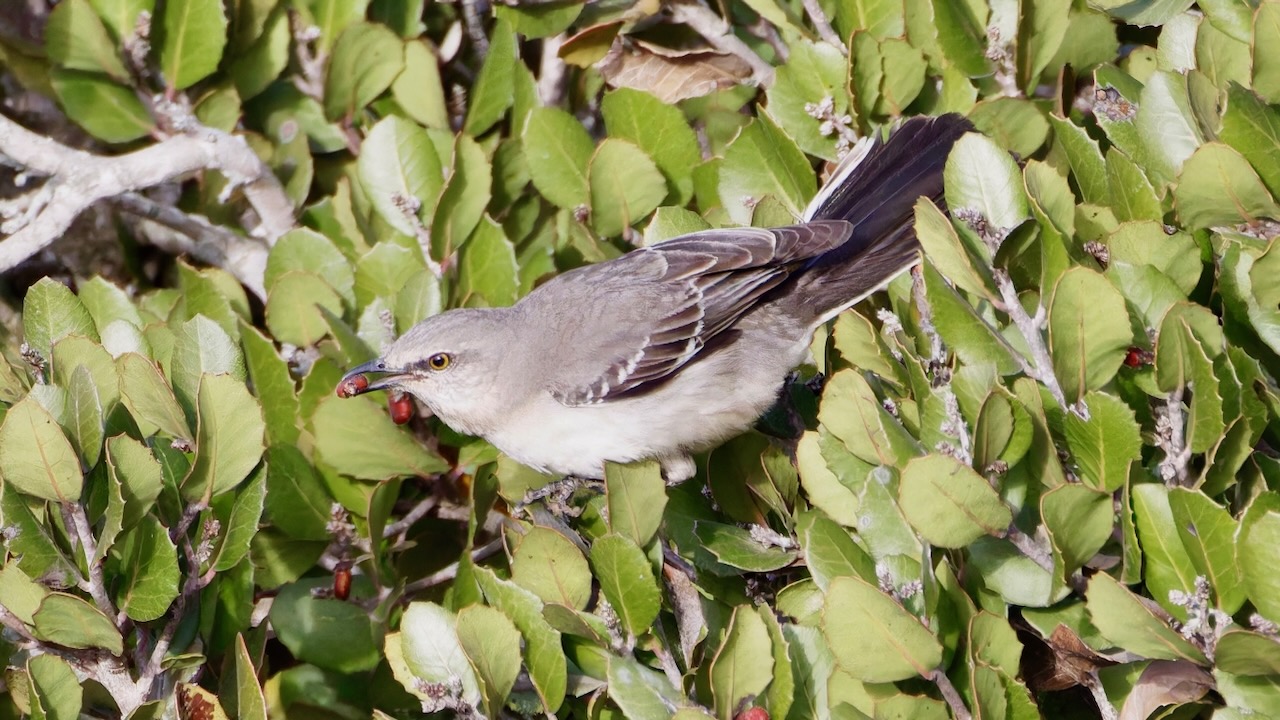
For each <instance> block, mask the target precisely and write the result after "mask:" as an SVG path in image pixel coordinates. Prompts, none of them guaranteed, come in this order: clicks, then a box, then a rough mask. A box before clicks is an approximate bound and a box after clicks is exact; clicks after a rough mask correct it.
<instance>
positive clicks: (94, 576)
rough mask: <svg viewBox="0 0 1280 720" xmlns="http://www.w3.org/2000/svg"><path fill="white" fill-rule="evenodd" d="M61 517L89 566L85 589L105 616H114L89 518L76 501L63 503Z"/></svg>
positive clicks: (113, 606) (114, 612) (113, 608)
mask: <svg viewBox="0 0 1280 720" xmlns="http://www.w3.org/2000/svg"><path fill="white" fill-rule="evenodd" d="M62 517H63V518H64V519H65V520H66V522H67V528H68V529H69V530H71V532H72V533H73V534H74V536H75V539H76V542H77V543H79V544H80V552H81V553H82V554H83V555H84V564H85V567H87V568H89V587H87V588H85V589H86V590H88V592H89V595H90V596H91V597H92V598H93V603H94V604H95V605H97V606H98V609H99V610H101V611H102V612H103V613H104V614H105V615H106V616H107V617H109V618H114V617H115V616H116V608H115V605H114V604H112V602H111V598H109V597H108V596H107V583H106V581H105V580H104V579H103V576H102V563H100V562H97V561H95V559H94V556H95V555H97V554H98V544H97V542H96V541H95V540H94V539H93V530H92V529H91V528H90V527H89V518H88V516H87V515H85V512H84V506H83V505H81V504H80V503H78V502H72V503H63V504H62Z"/></svg>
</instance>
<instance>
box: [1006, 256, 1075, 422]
mask: <svg viewBox="0 0 1280 720" xmlns="http://www.w3.org/2000/svg"><path fill="white" fill-rule="evenodd" d="M992 276H993V277H994V278H995V281H996V288H997V289H999V290H1000V299H1001V300H1003V301H1004V311H1005V313H1007V314H1008V315H1009V318H1010V319H1012V320H1013V324H1014V325H1015V326H1016V327H1017V328H1018V332H1020V333H1022V337H1023V338H1024V339H1025V340H1026V341H1027V348H1028V349H1029V350H1030V351H1031V365H1030V367H1027V366H1024V370H1025V371H1028V372H1027V374H1028V375H1029V376H1030V377H1031V378H1033V379H1035V380H1037V381H1039V382H1040V383H1041V384H1042V385H1044V386H1045V387H1046V388H1048V390H1049V394H1050V395H1053V399H1054V400H1057V401H1058V405H1060V406H1061V407H1062V409H1064V410H1070V411H1071V412H1074V413H1075V414H1076V415H1078V416H1080V417H1082V418H1084V419H1086V420H1087V419H1088V418H1089V408H1088V406H1086V405H1085V404H1084V401H1083V400H1081V401H1080V402H1079V403H1076V404H1074V405H1072V404H1070V403H1068V402H1067V396H1066V395H1065V394H1064V393H1063V392H1062V385H1061V384H1060V383H1059V382H1058V376H1057V375H1055V374H1054V372H1053V359H1052V358H1051V357H1050V356H1049V348H1048V347H1046V346H1045V344H1044V336H1043V335H1042V334H1041V333H1040V327H1041V324H1042V322H1043V319H1042V318H1043V310H1044V309H1043V308H1037V310H1036V317H1035V318H1034V319H1033V318H1032V317H1031V316H1030V315H1028V314H1027V311H1026V310H1025V309H1023V307H1022V303H1021V301H1019V300H1018V290H1017V288H1015V287H1014V286H1013V280H1012V279H1010V277H1009V273H1007V272H1005V271H1004V270H1001V269H1000V268H996V269H995V270H994V271H993V272H992Z"/></svg>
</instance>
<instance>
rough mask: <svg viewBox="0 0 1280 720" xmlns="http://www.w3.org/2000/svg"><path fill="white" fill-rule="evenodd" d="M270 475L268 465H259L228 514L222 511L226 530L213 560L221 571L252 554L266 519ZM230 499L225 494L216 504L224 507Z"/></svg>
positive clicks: (220, 517)
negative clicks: (260, 527)
mask: <svg viewBox="0 0 1280 720" xmlns="http://www.w3.org/2000/svg"><path fill="white" fill-rule="evenodd" d="M266 476H267V468H265V467H263V466H262V465H259V466H258V468H257V470H256V471H255V472H254V473H253V475H252V476H251V477H250V478H249V481H248V482H247V483H245V484H244V487H242V488H241V489H240V492H238V493H236V495H235V499H234V501H233V502H232V503H231V511H230V513H229V514H227V515H225V516H223V515H222V513H221V512H219V513H218V515H219V521H220V522H221V523H222V527H223V528H225V531H224V532H223V533H222V542H221V543H220V544H219V545H218V550H217V553H216V554H215V556H214V561H213V563H212V566H213V569H214V570H216V571H217V572H226V571H228V570H231V569H232V568H234V567H236V566H237V565H239V564H240V561H241V560H243V559H244V557H245V556H246V555H248V554H249V549H250V544H251V543H252V541H253V537H254V535H257V533H258V527H259V524H260V523H261V522H262V508H263V504H264V503H263V501H264V496H265V495H266V494H267V482H266ZM227 499H228V498H227V497H226V496H224V497H223V498H222V502H221V503H218V505H216V506H215V507H224V506H225V505H226V501H227Z"/></svg>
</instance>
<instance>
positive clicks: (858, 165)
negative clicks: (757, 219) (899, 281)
mask: <svg viewBox="0 0 1280 720" xmlns="http://www.w3.org/2000/svg"><path fill="white" fill-rule="evenodd" d="M971 130H973V125H972V124H971V123H970V122H969V121H968V120H967V119H965V118H964V117H962V116H960V115H943V116H941V117H937V118H913V119H911V120H908V121H906V122H904V123H903V124H902V125H900V126H899V127H898V128H897V129H896V130H894V131H893V132H892V133H891V134H890V136H889V139H888V140H879V139H875V140H872V141H869V142H868V141H864V143H866V144H860V145H859V146H858V147H855V148H854V150H853V151H851V153H850V154H849V156H847V157H846V160H845V162H843V163H842V164H841V165H840V167H839V168H838V169H837V171H836V174H835V175H834V176H833V177H832V179H831V180H830V181H829V182H828V183H827V184H826V186H825V187H824V188H823V190H822V192H820V193H819V194H818V196H817V197H815V198H814V200H813V202H812V203H810V205H809V208H808V210H807V211H806V212H805V219H806V220H810V221H812V220H846V221H848V222H850V223H852V224H853V234H852V236H851V237H850V238H849V240H848V241H847V242H845V243H844V244H842V245H840V246H839V247H837V248H835V249H833V250H831V251H829V252H826V253H824V254H822V255H820V256H818V257H816V258H814V259H813V260H812V261H810V263H809V266H808V267H807V268H806V269H805V271H804V273H803V275H801V277H800V279H799V283H798V285H797V288H796V290H797V291H798V292H797V293H796V295H797V296H798V297H801V298H804V301H805V305H806V308H807V309H808V311H809V313H808V314H811V315H812V319H813V321H814V322H815V323H820V322H825V321H826V320H828V319H830V318H831V317H833V316H835V315H836V314H838V313H839V312H841V311H843V310H844V309H845V308H848V307H850V306H851V305H853V304H854V303H856V302H858V301H859V300H861V299H862V298H864V297H866V296H867V295H870V294H871V293H873V292H875V291H876V290H879V289H880V288H882V287H884V285H886V284H887V283H888V282H889V281H890V280H892V279H893V278H894V277H896V276H897V275H898V274H899V273H901V272H903V271H904V270H906V269H908V268H909V267H911V266H912V265H913V264H915V262H916V259H917V257H918V251H919V241H917V240H916V235H915V228H914V223H913V221H914V219H915V204H916V200H917V199H918V198H920V197H922V196H923V197H927V198H930V199H932V200H933V201H935V202H937V203H938V204H940V205H941V204H942V203H943V192H942V191H943V187H942V171H943V168H944V166H945V165H946V162H947V156H948V155H949V154H950V153H951V148H952V146H954V145H955V143H956V141H957V140H959V139H960V137H961V136H962V135H964V134H965V133H966V132H969V131H971Z"/></svg>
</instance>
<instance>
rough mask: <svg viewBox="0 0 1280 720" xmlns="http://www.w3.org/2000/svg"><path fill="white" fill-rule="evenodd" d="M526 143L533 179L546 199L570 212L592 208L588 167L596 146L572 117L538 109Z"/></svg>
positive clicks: (532, 119) (557, 111)
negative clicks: (585, 207)
mask: <svg viewBox="0 0 1280 720" xmlns="http://www.w3.org/2000/svg"><path fill="white" fill-rule="evenodd" d="M522 140H523V143H524V148H525V154H526V155H527V157H528V160H529V177H530V178H531V179H532V180H533V186H534V187H536V188H537V189H538V192H540V193H542V196H543V197H545V198H546V199H548V200H550V201H551V202H552V203H555V204H556V205H557V206H559V207H562V208H564V209H566V210H575V209H577V208H578V207H579V206H583V205H586V206H588V207H589V206H590V203H591V190H590V186H589V185H588V182H587V166H588V165H589V164H590V162H591V155H592V153H593V152H594V151H595V145H594V144H593V143H592V142H591V136H589V135H587V131H586V130H584V129H583V127H582V125H581V124H579V123H578V121H577V120H575V119H574V117H573V116H572V115H570V114H569V113H567V112H565V111H563V110H559V109H556V108H538V109H536V110H534V111H533V112H532V113H530V115H529V122H528V124H527V125H526V126H525V130H524V136H523V138H522Z"/></svg>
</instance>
